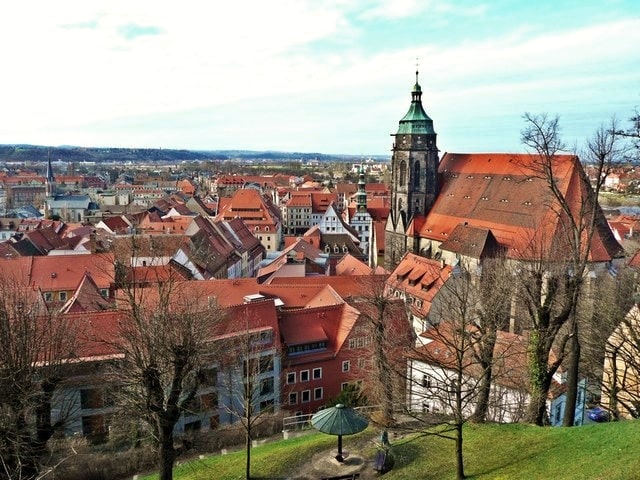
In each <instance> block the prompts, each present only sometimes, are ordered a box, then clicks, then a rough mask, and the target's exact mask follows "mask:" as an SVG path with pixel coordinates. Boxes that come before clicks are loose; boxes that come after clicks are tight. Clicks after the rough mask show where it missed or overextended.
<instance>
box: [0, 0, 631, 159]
mask: <svg viewBox="0 0 640 480" xmlns="http://www.w3.org/2000/svg"><path fill="white" fill-rule="evenodd" d="M639 45H640V2H638V1H637V0H628V1H622V0H621V1H615V0H610V1H606V0H601V1H589V0H585V1H578V0H576V1H561V0H536V1H518V0H513V1H506V0H486V1H485V2H484V3H482V2H475V1H469V2H466V1H458V0H444V1H438V0H390V1H364V0H363V1H360V0H308V1H306V0H291V1H280V0H255V1H251V0H244V1H237V0H233V1H217V0H211V1H190V0H180V1H177V0H171V1H161V0H154V1H148V0H125V1H119V0H109V1H106V0H105V1H93V0H79V1H65V0H55V1H51V0H41V1H29V0H20V1H14V2H4V3H3V5H2V6H1V7H0V61H1V62H2V63H1V65H2V67H1V68H0V143H30V144H38V145H80V146H117V147H152V148H187V149H251V150H262V149H268V150H284V151H300V152H322V153H351V154H357V155H360V154H362V155H370V154H388V153H389V150H390V149H391V145H392V139H391V138H390V136H389V135H390V134H391V133H394V132H395V131H396V129H397V127H398V120H399V119H400V118H402V116H403V115H404V114H405V113H406V111H407V109H408V107H409V103H410V100H411V94H410V92H411V88H412V86H413V83H414V81H415V73H414V72H415V69H416V58H418V59H419V60H418V62H419V70H420V84H421V85H422V89H423V92H424V94H423V103H424V106H425V109H426V111H427V113H428V114H429V115H430V116H431V117H432V118H433V120H434V125H435V129H436V132H437V133H438V146H439V147H440V149H441V150H442V151H449V152H463V151H464V152H488V151H501V152H515V151H521V150H522V147H521V145H520V142H519V135H520V134H519V132H520V130H521V129H522V126H523V122H522V118H521V116H522V114H523V113H524V112H531V113H539V112H549V113H553V114H556V113H557V114H559V115H560V119H561V125H562V128H563V134H564V137H565V140H566V142H567V143H568V144H570V145H571V144H575V143H580V142H582V139H584V138H585V137H586V136H588V135H589V134H590V133H591V132H592V131H593V130H594V129H595V128H597V127H598V126H599V125H600V124H601V123H602V122H603V121H606V120H607V119H609V118H610V117H611V116H612V115H616V116H617V117H618V118H619V119H621V120H623V121H626V120H627V119H628V117H629V116H630V115H631V114H632V112H633V109H634V108H635V107H637V106H640V47H639Z"/></svg>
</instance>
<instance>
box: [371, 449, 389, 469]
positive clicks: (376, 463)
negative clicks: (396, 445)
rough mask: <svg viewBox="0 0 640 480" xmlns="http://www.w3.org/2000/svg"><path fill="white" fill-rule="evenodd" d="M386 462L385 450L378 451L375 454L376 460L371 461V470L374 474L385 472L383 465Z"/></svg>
mask: <svg viewBox="0 0 640 480" xmlns="http://www.w3.org/2000/svg"><path fill="white" fill-rule="evenodd" d="M386 461H387V452H386V451H385V450H380V451H379V452H378V453H376V458H375V459H374V460H373V469H374V470H375V471H376V472H383V473H384V471H385V468H384V464H385V462H386Z"/></svg>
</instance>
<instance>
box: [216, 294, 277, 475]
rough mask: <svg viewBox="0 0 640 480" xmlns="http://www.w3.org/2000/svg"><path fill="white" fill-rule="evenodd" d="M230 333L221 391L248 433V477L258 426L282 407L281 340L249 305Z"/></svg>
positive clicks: (222, 343)
mask: <svg viewBox="0 0 640 480" xmlns="http://www.w3.org/2000/svg"><path fill="white" fill-rule="evenodd" d="M236 315H237V318H234V319H233V320H232V321H231V322H229V323H230V324H231V325H230V326H227V328H226V330H227V331H228V332H230V333H229V334H228V335H227V336H226V338H225V339H224V340H221V341H220V348H219V350H220V351H222V352H224V353H223V354H222V355H221V356H220V357H219V364H220V366H221V368H222V370H223V374H222V378H223V379H224V380H223V381H222V382H221V384H220V386H219V388H218V392H219V395H220V397H221V398H220V400H221V406H222V408H223V410H225V411H226V412H227V414H228V415H229V416H230V420H231V421H232V422H234V421H236V420H237V421H239V422H240V424H241V426H242V428H243V430H244V432H245V452H246V462H245V476H246V478H247V480H248V479H249V478H251V447H252V441H253V439H254V436H255V432H256V429H257V428H258V427H259V426H260V424H261V423H263V422H264V421H266V420H267V419H268V418H269V417H270V416H271V415H272V414H273V413H274V411H275V410H276V409H277V408H278V407H279V400H280V392H279V383H280V382H279V377H280V355H279V348H278V347H279V341H278V339H277V338H274V335H273V334H274V331H273V328H270V327H266V326H263V327H261V326H260V323H261V322H260V319H257V318H256V316H255V315H254V314H252V313H251V311H250V310H249V309H248V308H247V307H243V308H242V310H239V311H237V312H236Z"/></svg>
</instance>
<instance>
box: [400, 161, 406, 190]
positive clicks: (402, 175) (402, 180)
mask: <svg viewBox="0 0 640 480" xmlns="http://www.w3.org/2000/svg"><path fill="white" fill-rule="evenodd" d="M406 178H407V162H405V161H404V160H402V161H401V162H400V178H398V185H400V186H401V187H404V184H405V180H406Z"/></svg>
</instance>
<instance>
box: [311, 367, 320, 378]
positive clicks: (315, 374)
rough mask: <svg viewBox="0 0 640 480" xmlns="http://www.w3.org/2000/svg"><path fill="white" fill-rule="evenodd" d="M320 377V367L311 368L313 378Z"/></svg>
mask: <svg viewBox="0 0 640 480" xmlns="http://www.w3.org/2000/svg"><path fill="white" fill-rule="evenodd" d="M321 378H322V369H321V368H314V369H313V379H314V380H320V379H321Z"/></svg>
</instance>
